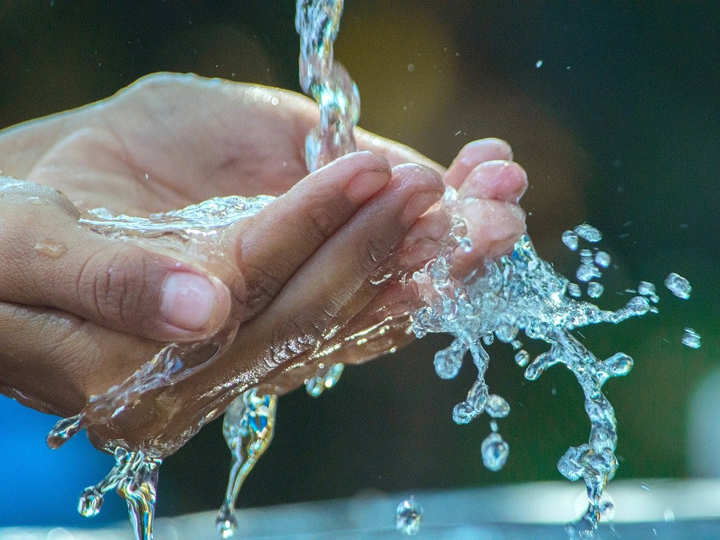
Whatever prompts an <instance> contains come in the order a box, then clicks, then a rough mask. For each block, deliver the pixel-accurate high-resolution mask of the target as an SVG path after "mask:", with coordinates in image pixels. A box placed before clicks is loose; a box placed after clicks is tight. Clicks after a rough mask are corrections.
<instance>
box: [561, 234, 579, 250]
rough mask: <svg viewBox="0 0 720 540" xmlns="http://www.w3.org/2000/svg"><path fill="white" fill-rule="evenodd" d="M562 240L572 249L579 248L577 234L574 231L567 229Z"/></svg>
mask: <svg viewBox="0 0 720 540" xmlns="http://www.w3.org/2000/svg"><path fill="white" fill-rule="evenodd" d="M562 241H563V244H565V245H566V246H567V247H568V248H570V249H571V250H572V251H575V250H576V249H577V248H578V237H577V234H575V233H574V232H572V231H565V232H564V233H563V234H562Z"/></svg>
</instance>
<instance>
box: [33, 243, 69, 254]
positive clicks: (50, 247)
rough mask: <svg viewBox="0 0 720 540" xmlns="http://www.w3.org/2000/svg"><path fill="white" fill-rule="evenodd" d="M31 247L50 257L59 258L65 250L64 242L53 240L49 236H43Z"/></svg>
mask: <svg viewBox="0 0 720 540" xmlns="http://www.w3.org/2000/svg"><path fill="white" fill-rule="evenodd" d="M33 247H34V248H35V251H37V252H38V253H40V254H41V255H45V256H47V257H50V258H52V259H59V258H60V257H62V256H63V255H65V253H66V252H67V247H66V246H65V244H63V243H61V242H57V241H55V240H51V239H49V238H45V239H44V240H41V241H40V242H36V243H35V245H34V246H33Z"/></svg>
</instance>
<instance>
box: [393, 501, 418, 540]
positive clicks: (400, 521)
mask: <svg viewBox="0 0 720 540" xmlns="http://www.w3.org/2000/svg"><path fill="white" fill-rule="evenodd" d="M422 517H423V508H422V506H420V505H419V504H418V503H417V502H416V501H415V500H414V499H413V498H410V499H409V500H405V501H403V502H401V503H400V504H399V505H398V507H397V510H395V529H397V530H398V531H400V532H401V533H402V534H405V535H408V536H414V535H416V534H417V533H419V532H420V525H421V524H422Z"/></svg>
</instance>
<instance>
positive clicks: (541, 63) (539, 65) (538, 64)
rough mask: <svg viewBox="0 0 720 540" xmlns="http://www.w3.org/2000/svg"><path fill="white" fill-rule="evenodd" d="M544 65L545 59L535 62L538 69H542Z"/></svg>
mask: <svg viewBox="0 0 720 540" xmlns="http://www.w3.org/2000/svg"><path fill="white" fill-rule="evenodd" d="M542 65H543V61H542V60H538V61H537V62H535V67H536V68H538V69H540V68H541V67H542Z"/></svg>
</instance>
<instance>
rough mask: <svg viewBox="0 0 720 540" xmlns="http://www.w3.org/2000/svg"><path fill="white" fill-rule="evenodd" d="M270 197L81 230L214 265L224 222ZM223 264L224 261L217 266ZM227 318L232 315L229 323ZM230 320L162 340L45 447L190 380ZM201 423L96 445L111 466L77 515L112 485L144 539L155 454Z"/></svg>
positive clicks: (96, 213) (93, 214)
mask: <svg viewBox="0 0 720 540" xmlns="http://www.w3.org/2000/svg"><path fill="white" fill-rule="evenodd" d="M271 200H273V197H265V196H261V197H254V198H243V197H224V198H216V199H210V200H208V201H204V202H202V203H199V204H196V205H191V206H188V207H187V208H184V209H182V210H177V211H173V212H168V213H165V214H156V215H151V216H150V217H148V218H138V217H133V216H126V215H118V216H115V215H112V214H111V213H110V212H108V211H107V210H105V209H102V208H100V209H96V210H93V211H90V212H89V214H88V215H87V216H85V217H84V218H82V219H81V220H80V223H81V225H83V226H85V227H88V228H90V229H92V230H94V231H95V232H97V233H100V234H104V235H107V236H110V237H113V238H120V239H124V240H129V239H132V240H141V239H143V238H152V239H153V241H154V242H155V245H156V246H163V247H164V248H166V249H168V250H169V251H182V252H184V253H189V254H191V255H193V256H194V257H195V259H196V260H198V261H206V260H208V259H209V258H212V259H213V260H214V261H215V264H219V261H222V260H223V259H224V257H225V255H224V253H225V248H224V246H223V239H224V238H225V235H224V231H226V230H227V229H228V227H230V226H231V225H232V224H234V223H236V222H238V221H240V220H242V219H245V218H247V217H248V216H251V215H254V214H256V213H257V212H258V211H260V210H261V209H262V208H264V207H265V205H267V204H268V203H269V202H270V201H271ZM225 262H226V263H227V264H228V265H230V264H232V263H231V262H230V261H225ZM230 319H232V317H231V318H230ZM236 331H237V323H230V324H228V325H227V326H226V327H225V328H222V329H221V330H220V331H218V332H217V333H216V334H215V335H213V336H212V337H211V338H209V339H208V340H205V341H202V342H197V343H190V344H178V343H170V344H168V345H166V346H164V347H162V349H161V350H160V351H158V353H157V354H155V356H154V357H153V358H152V359H151V360H150V361H148V362H147V363H145V364H144V365H143V366H141V367H140V368H139V369H138V370H137V371H136V372H135V373H134V374H133V375H131V376H130V377H129V378H128V379H126V380H125V381H124V382H122V383H121V384H119V385H117V386H114V387H112V388H110V389H108V390H107V391H106V392H104V393H103V394H99V395H95V396H92V397H91V398H90V399H89V400H88V403H87V404H86V406H85V407H84V408H83V410H82V411H81V412H80V413H79V414H78V415H76V416H73V417H70V418H65V419H63V420H61V421H59V422H58V423H57V424H56V425H55V427H54V428H53V429H52V430H51V431H50V433H49V434H48V445H49V446H50V447H51V448H58V447H60V446H61V445H62V444H63V443H64V442H66V441H67V440H68V439H70V438H71V437H73V436H74V435H75V434H77V433H78V432H79V431H80V430H82V429H83V428H87V427H90V426H92V425H97V424H101V425H106V426H110V427H112V426H113V423H114V422H115V419H116V418H117V417H118V416H119V415H121V413H122V412H123V411H124V410H126V408H128V407H131V406H132V405H133V404H134V403H135V402H136V400H138V399H139V398H140V397H141V396H143V395H145V394H147V393H149V392H152V391H153V390H158V389H161V388H165V387H168V386H171V385H173V384H176V383H178V382H180V381H181V380H183V379H185V378H187V377H190V376H191V375H193V374H195V373H197V372H198V371H199V370H201V369H203V368H204V367H206V366H207V365H209V364H210V363H211V362H212V361H213V360H214V359H215V358H217V357H219V356H220V355H221V354H222V353H223V352H224V351H225V349H226V347H227V346H228V345H229V344H230V343H232V340H233V338H234V336H235V332H236ZM200 427H201V424H199V425H196V426H190V427H189V428H188V429H187V430H186V431H185V432H183V434H182V437H181V438H180V439H178V440H174V441H172V442H171V443H164V444H165V445H163V444H160V443H158V442H157V441H153V442H151V443H148V444H151V445H152V446H151V447H149V448H143V449H134V450H133V451H130V450H129V449H127V448H125V447H124V444H125V443H124V441H122V440H107V441H103V448H104V449H105V450H106V451H108V452H111V453H113V454H114V455H115V460H116V464H115V467H113V469H112V470H111V471H110V473H109V474H108V476H107V477H106V478H105V479H104V480H103V481H101V482H100V483H99V484H97V485H96V486H93V487H90V488H88V489H86V490H85V491H84V492H83V494H82V496H81V498H80V503H79V507H78V510H79V511H80V513H81V514H82V515H83V516H86V517H92V516H94V515H97V513H98V512H99V511H100V507H101V505H102V501H103V497H104V494H105V493H106V492H107V491H108V490H110V489H112V488H115V489H116V490H117V492H118V493H119V494H120V495H121V496H122V497H123V498H124V499H125V500H126V502H127V505H128V513H129V515H130V521H131V522H132V525H133V530H134V533H135V538H136V539H137V540H152V527H153V519H154V513H155V497H156V486H157V477H158V471H159V467H160V465H161V463H162V457H163V456H165V455H168V454H170V453H172V452H173V451H175V450H176V449H177V448H179V447H180V446H182V445H183V444H184V443H185V442H186V441H187V440H188V439H189V438H191V437H192V436H193V435H194V434H195V433H196V432H197V430H199V429H200Z"/></svg>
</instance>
